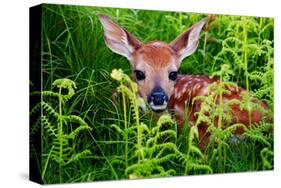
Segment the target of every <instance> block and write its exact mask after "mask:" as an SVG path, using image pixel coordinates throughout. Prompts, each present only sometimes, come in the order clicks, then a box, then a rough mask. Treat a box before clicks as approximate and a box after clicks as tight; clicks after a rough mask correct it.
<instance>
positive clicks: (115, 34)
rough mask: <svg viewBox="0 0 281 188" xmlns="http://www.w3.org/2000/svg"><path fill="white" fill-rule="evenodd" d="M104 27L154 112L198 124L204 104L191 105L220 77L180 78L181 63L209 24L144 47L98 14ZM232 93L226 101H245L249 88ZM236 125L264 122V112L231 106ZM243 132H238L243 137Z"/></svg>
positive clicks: (107, 39)
mask: <svg viewBox="0 0 281 188" xmlns="http://www.w3.org/2000/svg"><path fill="white" fill-rule="evenodd" d="M97 16H98V18H99V20H100V22H101V23H102V26H103V28H104V40H105V43H106V45H107V46H108V47H109V48H110V49H111V50H112V51H113V52H115V53H117V54H120V55H122V56H124V57H126V58H127V59H128V60H129V62H130V64H131V67H132V70H133V75H132V78H133V80H135V81H136V83H137V85H138V92H139V95H140V97H142V98H143V99H144V100H145V101H146V102H147V103H148V105H149V106H150V107H151V109H152V110H153V111H155V112H162V111H165V110H167V109H168V110H169V111H172V112H173V114H174V115H175V118H176V120H177V122H178V124H179V127H180V128H181V127H182V126H183V123H184V120H185V116H187V113H186V112H187V111H188V112H189V113H188V119H189V122H190V124H191V125H192V124H194V123H195V122H196V119H197V116H196V112H198V111H199V110H200V108H201V102H200V101H197V102H195V103H194V104H191V102H188V101H193V99H194V97H196V96H206V95H208V94H209V85H210V84H212V83H214V82H219V80H218V79H217V78H210V77H208V76H195V75H178V69H179V67H180V64H181V61H182V60H183V59H184V58H186V57H187V56H190V55H191V54H193V53H194V52H195V50H196V48H197V46H198V43H199V36H200V31H201V30H202V28H203V26H204V25H205V23H206V19H202V20H201V21H200V22H199V23H196V24H194V25H193V26H191V27H190V28H189V29H188V30H186V31H185V32H184V33H182V34H181V35H179V36H178V37H177V38H176V39H175V40H174V41H172V42H171V43H170V44H166V43H164V42H161V41H152V42H149V43H146V44H142V43H141V42H140V41H139V40H138V39H137V38H136V37H134V36H133V35H132V34H131V33H129V32H128V31H127V30H125V29H124V28H122V27H121V26H119V25H118V24H116V23H115V22H114V21H112V20H111V19H110V18H109V17H108V16H106V15H103V14H98V15H97ZM227 89H228V90H229V93H227V94H223V101H224V102H226V101H228V100H231V99H237V100H240V101H241V100H242V96H241V94H242V93H245V89H243V88H241V87H238V86H237V87H228V88H227ZM252 101H253V102H255V103H257V104H259V105H260V106H261V107H262V108H263V109H264V110H265V111H267V110H268V106H267V105H266V104H265V103H263V102H262V101H260V100H258V99H254V98H253V99H252ZM231 110H232V116H233V118H232V120H231V121H232V123H242V124H244V125H245V126H248V125H249V119H251V123H260V122H261V121H262V117H263V116H264V113H262V112H260V111H258V110H253V111H252V112H251V113H250V116H251V117H249V113H248V111H247V110H245V109H241V108H240V107H239V105H238V104H233V105H232V106H231ZM198 130H199V140H200V141H201V142H200V143H201V146H202V145H205V143H207V142H208V140H209V136H210V134H209V133H207V132H206V131H207V128H206V126H205V125H199V126H198ZM242 132H243V130H239V131H236V134H241V133H242Z"/></svg>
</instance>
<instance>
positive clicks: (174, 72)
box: [169, 71, 178, 81]
mask: <svg viewBox="0 0 281 188" xmlns="http://www.w3.org/2000/svg"><path fill="white" fill-rule="evenodd" d="M177 77H178V72H177V71H173V72H170V73H169V79H170V80H173V81H175V80H176V79H177Z"/></svg>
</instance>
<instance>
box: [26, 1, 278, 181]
mask: <svg viewBox="0 0 281 188" xmlns="http://www.w3.org/2000/svg"><path fill="white" fill-rule="evenodd" d="M97 13H104V14H107V15H109V16H111V17H112V18H113V19H114V20H116V21H117V22H118V23H120V25H122V26H123V27H125V28H126V29H127V30H128V31H130V32H131V33H133V34H134V35H135V36H136V37H137V38H138V39H140V40H141V41H143V42H148V41H151V40H162V41H164V42H167V43H169V42H170V41H172V40H173V39H174V38H175V37H177V35H179V34H180V33H181V32H183V31H185V29H187V28H188V27H189V26H191V25H192V24H194V23H196V22H198V21H199V20H201V19H202V18H203V17H206V16H207V15H202V14H189V13H175V12H158V11H143V10H129V9H111V8H95V7H82V6H81V7H80V6H58V5H44V6H43V33H42V37H43V47H42V49H43V51H42V58H43V78H44V80H43V91H42V92H41V94H42V96H43V99H42V101H41V103H39V104H38V105H36V106H35V107H34V108H33V109H32V111H31V113H30V115H31V116H36V115H37V113H36V112H37V111H38V110H40V108H42V109H43V116H41V117H38V121H36V122H35V123H34V124H33V125H32V127H31V130H32V131H31V134H40V133H38V131H37V130H38V126H42V130H43V131H42V139H43V150H42V161H43V164H42V169H41V177H42V179H43V182H44V183H59V182H68V183H72V182H82V181H95V180H112V179H128V178H130V179H132V178H143V177H162V176H179V175H189V174H207V173H208V174H209V173H225V172H242V171H243V172H244V171H256V170H272V169H273V166H274V165H273V149H274V148H273V123H269V121H268V120H267V119H264V121H263V122H262V124H260V125H256V124H251V122H250V124H251V126H250V128H248V129H246V131H245V133H244V135H243V137H244V138H243V139H240V138H237V137H235V136H233V135H232V133H233V132H234V131H235V130H236V129H238V128H241V127H242V128H243V127H244V125H242V124H234V125H230V124H229V123H228V122H229V121H228V118H229V116H230V114H226V113H225V111H224V109H227V108H228V107H229V105H231V104H236V103H238V102H237V101H235V100H233V101H230V102H229V103H222V102H220V104H219V105H217V106H218V107H217V108H214V106H215V102H214V101H215V99H216V98H220V97H221V95H222V94H223V93H224V92H226V91H225V87H230V86H233V87H235V86H234V85H235V84H233V83H236V84H237V85H239V86H242V87H244V88H245V89H246V92H245V94H244V96H243V101H242V102H240V104H239V105H240V106H241V108H245V109H248V110H249V117H250V115H251V114H250V113H251V111H252V110H254V109H258V108H259V106H258V105H256V104H254V103H252V102H251V100H250V99H251V97H250V96H255V97H256V98H258V99H260V100H262V101H264V102H266V103H267V104H268V105H269V107H270V109H271V112H270V115H271V116H273V107H274V106H273V93H274V91H273V19H270V18H254V17H240V16H223V15H217V16H216V17H215V18H214V17H213V18H214V20H212V22H209V25H208V27H206V29H205V30H204V31H203V32H201V37H200V43H199V47H198V49H197V51H196V52H195V53H194V54H193V55H192V56H190V57H188V58H186V59H185V60H184V61H183V63H182V65H181V68H180V72H181V73H183V74H204V75H210V76H211V75H213V76H218V77H219V78H220V80H221V81H222V82H221V83H220V84H217V85H213V86H210V89H213V90H214V92H213V95H210V96H206V97H198V100H203V104H204V107H203V108H202V109H201V111H200V112H199V113H198V115H199V118H198V122H197V124H199V123H200V121H201V122H208V123H207V124H208V130H209V131H210V132H211V133H212V135H213V137H212V140H211V142H210V144H209V145H208V146H207V148H206V150H204V151H202V150H200V148H199V143H198V139H197V138H198V130H197V127H196V126H194V127H189V126H188V125H189V123H188V120H186V123H185V125H184V127H183V128H182V130H178V128H177V123H176V122H175V121H174V120H173V118H172V117H171V116H170V115H169V114H164V115H162V116H161V117H156V115H155V114H153V113H151V112H150V111H147V112H143V111H141V110H139V108H138V105H139V103H143V101H140V100H138V99H137V97H136V91H137V87H136V84H135V83H134V82H132V81H131V80H130V78H129V77H128V76H127V75H128V74H130V65H129V63H128V61H127V60H126V59H125V58H123V57H122V56H119V55H116V54H114V53H112V52H111V51H110V49H108V48H107V47H106V45H105V43H104V40H103V30H102V26H101V24H100V23H99V21H98V19H97V17H96V14H97ZM114 69H115V70H114ZM117 69H122V70H123V71H124V73H123V71H121V70H117ZM112 70H114V71H112ZM116 88H117V92H118V96H117V97H114V96H112V91H113V90H114V89H116ZM38 92H39V91H33V92H32V95H37V94H39V93H38ZM115 100H116V102H115ZM193 102H194V101H193ZM204 110H205V111H209V112H212V113H213V116H209V117H207V116H205V115H204V112H205V111H204ZM210 110H212V111H210ZM216 117H217V118H218V119H219V126H218V127H215V126H214V121H215V118H216ZM270 121H271V122H272V120H270ZM225 127H227V128H226V129H225Z"/></svg>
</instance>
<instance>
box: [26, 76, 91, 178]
mask: <svg viewBox="0 0 281 188" xmlns="http://www.w3.org/2000/svg"><path fill="white" fill-rule="evenodd" d="M53 86H55V87H57V88H58V90H59V91H58V92H53V91H41V92H33V93H32V95H38V94H39V95H41V96H43V99H44V98H45V97H54V98H56V99H57V101H58V102H57V105H58V110H56V107H52V104H50V103H48V102H45V101H44V100H42V101H41V102H40V103H38V104H37V105H36V106H34V107H33V109H32V110H31V112H30V115H31V116H32V115H33V114H35V113H36V112H37V111H40V110H42V112H41V115H40V116H39V118H38V120H37V121H36V123H35V124H34V126H33V127H32V130H31V135H32V134H39V133H38V132H36V130H38V126H42V129H43V130H44V134H43V136H44V137H45V138H50V140H51V146H52V147H51V149H50V150H49V151H48V152H49V153H48V155H47V158H45V159H43V169H42V179H43V180H44V176H45V173H46V170H47V168H48V164H49V161H50V160H52V161H55V162H56V163H57V164H58V166H59V170H58V171H59V182H63V181H62V168H64V167H65V166H67V165H69V164H71V163H73V162H77V161H79V160H80V159H81V158H83V157H85V156H87V155H89V154H91V152H90V150H88V149H85V150H83V151H80V152H77V150H76V148H75V140H76V138H77V137H78V135H79V134H80V133H81V132H83V131H85V130H91V128H90V127H89V126H88V125H87V123H86V122H85V121H84V120H83V119H82V118H80V117H79V116H76V115H65V114H63V105H65V103H66V102H67V101H69V100H70V99H71V98H72V96H73V95H74V94H75V90H74V89H76V85H75V82H73V81H71V80H69V79H58V80H55V81H54V83H53ZM63 89H66V90H67V91H68V92H67V93H66V94H63V93H62V92H63ZM73 124H77V125H78V126H77V128H75V129H72V128H71V131H69V132H68V133H67V132H66V130H68V128H70V127H68V126H70V125H73ZM71 142H73V144H70V143H71ZM43 144H44V142H43Z"/></svg>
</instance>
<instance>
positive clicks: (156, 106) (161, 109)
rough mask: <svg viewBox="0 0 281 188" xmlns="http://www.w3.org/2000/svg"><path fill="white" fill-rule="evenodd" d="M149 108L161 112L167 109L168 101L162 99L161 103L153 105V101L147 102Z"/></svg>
mask: <svg viewBox="0 0 281 188" xmlns="http://www.w3.org/2000/svg"><path fill="white" fill-rule="evenodd" d="M149 105H150V107H151V109H152V110H153V111H154V112H157V113H159V112H163V111H165V110H166V109H167V105H168V103H167V102H166V101H164V103H163V104H162V105H155V104H154V103H153V102H151V103H149Z"/></svg>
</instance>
